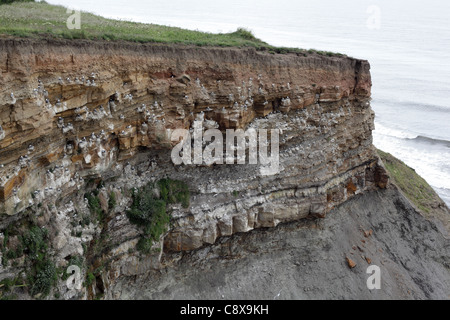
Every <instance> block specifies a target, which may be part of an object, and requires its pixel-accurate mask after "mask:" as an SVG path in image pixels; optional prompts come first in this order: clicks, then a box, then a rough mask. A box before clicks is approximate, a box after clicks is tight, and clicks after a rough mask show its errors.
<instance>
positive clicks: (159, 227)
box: [127, 179, 190, 253]
mask: <svg viewBox="0 0 450 320" xmlns="http://www.w3.org/2000/svg"><path fill="white" fill-rule="evenodd" d="M156 187H158V188H159V197H158V195H157V194H156V191H155V189H156ZM132 197H133V203H132V205H131V208H130V210H128V211H127V216H128V219H129V220H130V222H131V223H134V224H136V225H139V226H141V227H142V228H143V233H144V235H143V237H142V238H141V239H140V240H139V242H138V243H137V245H136V248H137V250H139V251H140V252H142V253H149V252H150V251H151V247H152V245H153V243H154V241H158V240H159V238H160V237H161V235H162V234H164V233H165V232H166V231H167V227H168V225H169V223H170V214H169V213H168V212H167V205H168V204H173V203H181V204H182V206H183V207H184V208H188V207H189V198H190V193H189V189H188V187H187V185H186V184H185V183H184V182H182V181H177V180H171V179H161V180H159V181H158V183H157V184H156V185H154V184H153V183H149V184H148V185H146V186H144V187H143V188H141V189H140V190H133V194H132Z"/></svg>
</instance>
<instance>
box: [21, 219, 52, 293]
mask: <svg viewBox="0 0 450 320" xmlns="http://www.w3.org/2000/svg"><path fill="white" fill-rule="evenodd" d="M21 240H22V244H23V247H24V253H26V254H27V255H26V261H27V263H28V264H29V265H30V267H29V268H28V270H27V284H28V288H29V292H30V294H31V295H33V296H36V295H39V296H40V297H45V296H47V295H48V294H49V293H50V290H51V289H52V287H53V286H54V285H55V284H56V282H57V280H58V273H57V270H56V267H55V264H54V263H53V262H52V261H51V259H50V257H49V254H48V245H47V241H48V231H47V229H44V228H39V227H37V226H33V227H31V228H30V230H28V232H27V233H26V234H25V235H23V236H22V237H21Z"/></svg>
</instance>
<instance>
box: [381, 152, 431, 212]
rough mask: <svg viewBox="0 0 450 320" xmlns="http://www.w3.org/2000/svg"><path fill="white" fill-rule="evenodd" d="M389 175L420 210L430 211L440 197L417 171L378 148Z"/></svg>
mask: <svg viewBox="0 0 450 320" xmlns="http://www.w3.org/2000/svg"><path fill="white" fill-rule="evenodd" d="M378 154H379V156H380V158H381V160H383V163H384V165H385V167H386V169H387V170H388V172H389V176H390V177H391V179H392V180H393V182H394V183H395V184H396V185H397V186H398V187H399V188H400V189H401V190H402V191H403V193H404V194H405V196H406V197H407V198H408V199H409V200H410V201H411V202H412V203H414V205H415V206H416V207H417V208H419V209H420V210H422V211H424V212H426V213H429V212H430V208H432V207H433V206H432V204H433V203H435V202H436V198H437V197H438V196H437V195H436V193H435V192H434V190H433V188H431V186H430V185H429V184H428V183H427V182H426V181H425V180H424V179H423V178H422V177H421V176H419V175H418V174H417V173H416V171H415V170H414V169H412V168H410V167H408V166H407V165H406V164H405V163H403V162H402V161H400V160H399V159H397V158H395V157H393V156H392V155H391V154H389V153H386V152H383V151H381V150H378Z"/></svg>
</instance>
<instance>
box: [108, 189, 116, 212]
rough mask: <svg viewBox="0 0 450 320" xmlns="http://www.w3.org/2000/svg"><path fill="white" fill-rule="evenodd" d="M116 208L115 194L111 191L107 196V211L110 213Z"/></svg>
mask: <svg viewBox="0 0 450 320" xmlns="http://www.w3.org/2000/svg"><path fill="white" fill-rule="evenodd" d="M115 207H116V193H115V192H114V191H111V193H110V194H109V200H108V209H109V210H110V211H111V210H113V209H114V208H115Z"/></svg>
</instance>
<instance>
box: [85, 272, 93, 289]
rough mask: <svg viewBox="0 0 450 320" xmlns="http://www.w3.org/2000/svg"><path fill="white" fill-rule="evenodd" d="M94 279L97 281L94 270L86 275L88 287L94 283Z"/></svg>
mask: <svg viewBox="0 0 450 320" xmlns="http://www.w3.org/2000/svg"><path fill="white" fill-rule="evenodd" d="M94 281H95V275H94V274H93V273H92V272H89V273H88V274H87V275H86V283H85V284H86V286H87V287H89V286H91V285H92V284H93V283H94Z"/></svg>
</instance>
